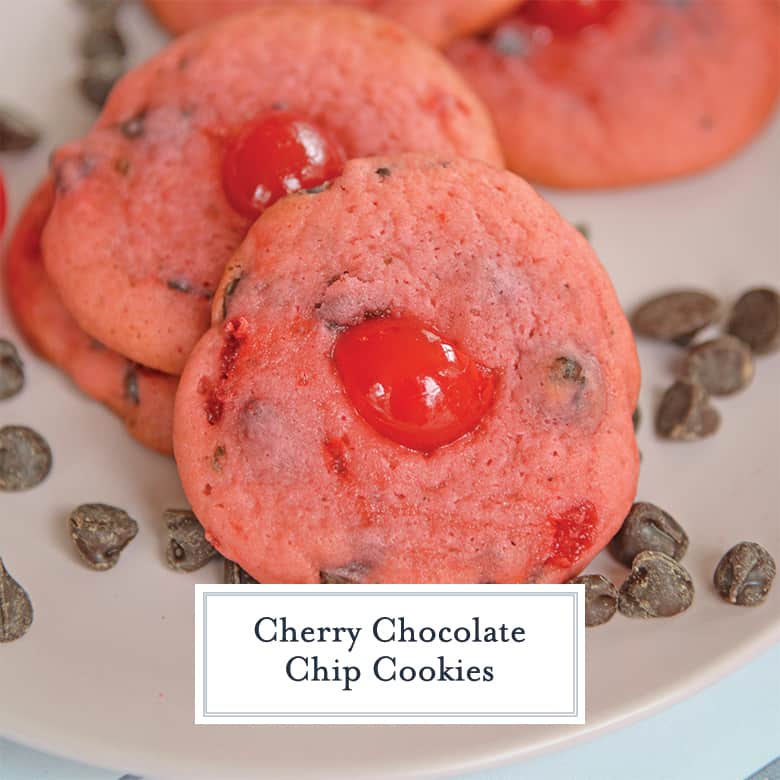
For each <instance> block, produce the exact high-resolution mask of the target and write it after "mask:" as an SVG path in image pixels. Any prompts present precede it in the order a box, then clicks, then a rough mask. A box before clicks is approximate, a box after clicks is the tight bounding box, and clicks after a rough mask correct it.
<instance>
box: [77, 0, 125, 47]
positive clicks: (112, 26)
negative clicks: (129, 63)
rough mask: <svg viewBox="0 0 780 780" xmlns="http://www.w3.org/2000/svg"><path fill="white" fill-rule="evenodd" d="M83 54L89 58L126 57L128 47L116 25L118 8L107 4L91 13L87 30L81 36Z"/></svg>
mask: <svg viewBox="0 0 780 780" xmlns="http://www.w3.org/2000/svg"><path fill="white" fill-rule="evenodd" d="M79 48H80V50H81V56H82V57H84V58H85V59H87V60H91V59H94V58H95V57H105V56H109V57H118V58H121V57H124V56H125V54H126V53H127V47H126V46H125V42H124V40H123V39H122V36H121V35H120V34H119V30H118V29H117V27H116V9H115V8H113V7H110V6H106V7H105V8H102V9H100V10H96V11H94V12H93V13H91V14H90V17H89V24H88V26H87V30H86V32H85V33H84V35H83V36H82V38H81V45H80V47H79Z"/></svg>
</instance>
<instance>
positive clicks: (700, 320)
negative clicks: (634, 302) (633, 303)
mask: <svg viewBox="0 0 780 780" xmlns="http://www.w3.org/2000/svg"><path fill="white" fill-rule="evenodd" d="M719 309H720V304H719V303H718V301H717V300H716V299H715V298H713V297H712V296H711V295H708V294H707V293H704V292H699V291H697V290H681V291H679V292H672V293H667V294H665V295H659V296H658V297H656V298H652V299H651V300H649V301H646V302H645V303H643V304H642V305H641V306H640V307H639V308H638V309H637V310H636V311H635V312H634V315H633V317H632V318H631V324H632V325H633V326H634V330H635V331H636V332H637V333H639V334H640V335H642V336H649V337H650V338H654V339H662V340H663V341H674V342H675V343H677V344H682V345H685V344H688V343H689V342H690V341H691V339H692V338H693V337H694V336H695V335H696V334H697V333H698V332H699V331H700V330H701V329H702V328H705V327H707V325H710V324H712V323H713V322H714V321H715V319H716V318H717V316H718V311H719Z"/></svg>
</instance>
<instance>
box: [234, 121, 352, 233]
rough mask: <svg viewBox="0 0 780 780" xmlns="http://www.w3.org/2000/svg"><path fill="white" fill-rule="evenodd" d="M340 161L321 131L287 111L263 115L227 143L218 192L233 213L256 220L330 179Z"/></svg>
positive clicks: (337, 149)
mask: <svg viewBox="0 0 780 780" xmlns="http://www.w3.org/2000/svg"><path fill="white" fill-rule="evenodd" d="M344 161H345V156H344V152H343V150H342V149H341V146H340V145H339V143H338V141H336V140H335V139H334V138H333V137H332V136H331V135H330V134H329V133H328V131H327V130H325V129H324V128H322V127H320V126H318V125H317V124H315V123H314V122H312V121H311V120H309V119H307V118H306V117H305V116H303V115H301V114H296V113H293V112H292V111H266V112H264V113H262V114H259V115H258V116H257V117H255V119H253V120H252V121H251V122H249V123H248V124H247V125H245V126H244V127H243V128H242V129H241V130H240V132H239V133H238V135H237V136H235V138H233V139H232V141H231V142H230V143H229V145H228V148H227V150H226V152H225V157H224V159H223V163H222V186H223V188H224V190H225V194H226V195H227V198H228V200H229V201H230V205H231V206H233V208H234V209H235V210H236V211H238V212H239V213H240V214H243V215H244V216H245V217H248V218H250V219H256V218H257V217H258V216H260V214H262V212H263V211H264V210H265V209H266V208H268V206H270V205H271V204H272V203H274V201H277V200H278V199H279V198H281V197H283V196H285V195H289V194H290V193H292V192H297V191H298V190H306V189H310V188H312V187H317V186H319V185H320V184H324V183H325V182H327V181H330V180H331V179H334V178H335V177H336V176H338V175H339V174H340V173H341V170H342V168H343V167H344Z"/></svg>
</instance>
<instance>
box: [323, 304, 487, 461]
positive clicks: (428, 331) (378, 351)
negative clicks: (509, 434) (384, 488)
mask: <svg viewBox="0 0 780 780" xmlns="http://www.w3.org/2000/svg"><path fill="white" fill-rule="evenodd" d="M333 358H334V360H335V363H336V368H337V369H338V372H339V375H340V376H341V380H342V382H343V383H344V388H345V390H346V392H347V395H348V396H349V398H350V400H351V401H352V403H353V404H354V406H355V409H356V410H357V411H358V412H359V414H360V415H361V416H362V417H363V418H364V419H365V420H366V422H368V423H369V425H371V426H372V427H373V428H374V429H375V430H377V431H378V432H379V433H381V434H382V435H383V436H386V437H387V438H388V439H392V440H393V441H395V442H397V443H398V444H402V445H404V446H405V447H409V448H410V449H413V450H419V451H421V452H432V451H433V450H435V449H437V448H438V447H442V446H444V445H445V444H450V443H451V442H453V441H455V440H456V439H459V438H460V437H461V436H463V435H464V434H466V433H468V432H469V431H471V430H473V429H474V428H475V427H476V426H477V424H478V423H479V421H480V420H481V419H482V417H483V416H484V415H485V413H486V412H487V411H488V409H489V408H490V405H491V403H492V401H493V394H494V391H495V377H494V375H493V373H492V372H491V371H490V370H489V369H487V368H485V367H484V366H482V365H480V364H479V363H477V362H476V361H475V360H474V359H473V358H472V357H471V356H470V355H469V354H468V353H466V352H465V351H464V350H463V349H461V348H460V347H458V346H456V345H455V344H454V343H452V342H451V341H449V340H448V339H446V338H445V337H444V336H442V335H441V334H439V333H437V332H436V330H434V329H433V328H431V327H429V326H428V325H426V324H425V323H423V322H421V321H420V320H418V319H416V318H414V317H400V318H393V317H388V318H384V319H373V320H366V321H365V322H362V323H361V324H359V325H356V326H354V327H352V328H349V329H348V330H346V331H344V332H343V333H341V334H340V335H339V337H338V339H337V341H336V346H335V349H334V352H333Z"/></svg>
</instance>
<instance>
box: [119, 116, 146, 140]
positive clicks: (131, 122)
mask: <svg viewBox="0 0 780 780" xmlns="http://www.w3.org/2000/svg"><path fill="white" fill-rule="evenodd" d="M145 125H146V118H145V116H144V114H143V113H141V114H136V115H135V116H131V117H130V119H125V121H124V122H121V123H120V125H119V132H120V133H122V135H123V136H124V137H125V138H140V137H141V136H142V135H143V134H144V129H145Z"/></svg>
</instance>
